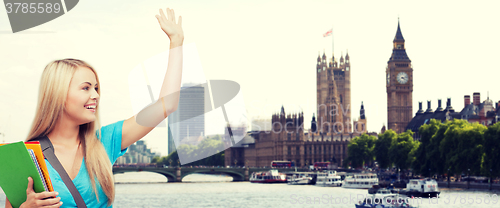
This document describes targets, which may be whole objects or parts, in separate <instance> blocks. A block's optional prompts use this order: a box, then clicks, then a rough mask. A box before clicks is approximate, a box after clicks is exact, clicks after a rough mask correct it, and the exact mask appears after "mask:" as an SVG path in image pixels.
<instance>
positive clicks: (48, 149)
mask: <svg viewBox="0 0 500 208" xmlns="http://www.w3.org/2000/svg"><path fill="white" fill-rule="evenodd" d="M31 141H39V142H40V146H41V147H42V152H43V156H44V157H45V159H47V160H48V161H49V162H50V164H51V165H52V167H54V169H56V171H57V173H59V176H61V179H62V180H63V182H64V184H65V185H66V187H68V190H69V192H71V195H72V196H73V199H74V200H75V202H76V205H77V207H78V208H87V205H86V204H85V202H84V201H83V198H82V196H81V195H80V192H78V190H77V189H76V187H75V184H73V181H72V180H71V178H70V177H69V175H68V173H67V172H66V171H65V170H64V168H63V166H62V165H61V163H60V162H59V160H58V159H57V157H56V155H55V154H54V146H52V143H51V142H50V140H49V138H48V137H47V136H43V137H38V138H35V139H32V140H31Z"/></svg>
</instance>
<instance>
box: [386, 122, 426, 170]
mask: <svg viewBox="0 0 500 208" xmlns="http://www.w3.org/2000/svg"><path fill="white" fill-rule="evenodd" d="M418 144H419V143H418V142H417V141H414V140H413V132H411V131H410V130H408V131H406V132H403V133H401V134H399V135H398V137H397V139H396V142H395V143H393V145H392V146H391V147H390V148H389V155H390V157H391V160H392V161H394V164H395V165H396V167H397V168H398V170H399V169H402V170H405V169H408V168H409V167H410V166H411V163H412V162H413V161H412V160H413V159H414V158H413V157H412V156H411V155H410V153H411V152H412V151H415V150H414V149H416V148H418Z"/></svg>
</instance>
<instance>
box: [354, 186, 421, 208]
mask: <svg viewBox="0 0 500 208" xmlns="http://www.w3.org/2000/svg"><path fill="white" fill-rule="evenodd" d="M355 207H356V208H414V206H411V205H410V203H409V200H408V198H405V197H400V196H399V195H398V194H394V193H392V192H391V190H388V189H385V188H380V189H378V190H377V192H376V193H374V194H370V195H368V196H367V197H365V199H364V200H363V201H360V202H359V203H358V204H356V205H355Z"/></svg>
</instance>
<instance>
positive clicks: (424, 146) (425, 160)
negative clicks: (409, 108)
mask: <svg viewBox="0 0 500 208" xmlns="http://www.w3.org/2000/svg"><path fill="white" fill-rule="evenodd" d="M440 126H441V122H440V121H438V120H435V119H431V120H430V122H429V123H428V124H424V125H422V126H421V127H420V128H419V130H418V132H419V134H420V142H421V143H420V145H419V146H418V148H417V149H416V150H415V151H414V153H413V155H412V156H413V157H414V160H413V162H412V164H411V167H412V169H413V171H414V172H415V173H416V174H422V175H425V176H430V175H432V174H433V173H436V172H437V168H438V167H439V166H441V169H442V166H443V164H437V163H440V162H442V161H443V160H439V159H438V158H440V152H439V143H440V142H441V140H442V137H439V136H436V132H437V131H438V130H439V128H440Z"/></svg>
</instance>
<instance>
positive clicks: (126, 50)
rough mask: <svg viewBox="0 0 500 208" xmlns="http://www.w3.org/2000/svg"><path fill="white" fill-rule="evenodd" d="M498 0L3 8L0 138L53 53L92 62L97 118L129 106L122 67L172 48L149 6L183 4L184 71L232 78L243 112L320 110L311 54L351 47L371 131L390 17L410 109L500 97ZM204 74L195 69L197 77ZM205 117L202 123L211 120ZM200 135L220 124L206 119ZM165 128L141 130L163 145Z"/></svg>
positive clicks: (23, 132)
mask: <svg viewBox="0 0 500 208" xmlns="http://www.w3.org/2000/svg"><path fill="white" fill-rule="evenodd" d="M499 6H500V3H499V2H498V1H493V0H491V1H475V2H471V1H427V0H423V1H401V0H398V1H264V0H253V1H246V0H245V1H223V0H220V1H201V0H200V1H181V0H172V1H165V0H163V1H158V0H149V1H118V0H109V1H97V0H87V1H79V3H78V5H76V7H75V8H74V9H73V10H71V11H69V12H68V13H66V14H65V15H63V16H61V17H59V18H57V19H55V20H52V21H50V22H47V23H45V24H43V25H40V26H37V27H35V28H31V29H28V30H26V31H23V32H19V33H12V31H11V28H10V24H9V21H8V17H7V14H6V10H5V8H4V7H0V133H2V135H0V142H3V141H5V142H13V141H20V140H24V139H25V137H26V136H27V133H28V131H29V127H30V125H31V122H32V120H33V117H34V114H35V107H36V100H37V96H38V95H37V92H38V85H39V80H40V75H41V72H42V70H43V68H44V67H45V65H46V64H47V63H49V62H50V61H52V60H55V59H62V58H69V57H72V58H78V59H82V60H85V61H87V62H89V63H90V64H91V65H93V66H94V68H95V69H96V70H97V72H98V74H99V79H100V81H101V86H100V87H101V101H100V104H101V109H100V114H101V115H100V119H101V122H102V123H103V125H106V124H111V123H113V122H116V121H119V120H123V119H127V118H129V117H131V116H133V115H134V110H133V107H132V101H131V93H130V82H129V74H130V73H131V71H132V70H133V69H134V68H135V67H136V66H137V65H138V64H140V63H142V62H144V61H145V60H148V59H149V58H151V57H154V56H156V55H158V54H161V53H163V52H165V51H167V50H168V47H169V41H168V38H167V36H166V35H165V34H164V33H163V31H161V29H160V28H159V26H158V22H157V20H156V18H155V15H156V14H158V9H160V8H166V7H170V8H173V9H175V14H176V16H179V15H181V16H182V19H183V22H182V26H183V29H184V34H185V39H184V43H185V44H192V45H195V48H196V51H197V54H198V55H197V56H198V58H199V63H200V64H201V68H202V71H203V72H199V73H193V72H190V73H184V74H183V77H185V78H186V79H189V78H193V79H194V78H196V79H197V80H199V79H200V76H202V77H204V79H205V80H215V79H223V80H232V81H235V82H237V83H238V84H239V85H240V87H241V88H240V90H241V91H240V94H241V96H242V97H243V100H244V105H245V109H246V117H247V118H248V120H251V119H270V118H271V116H272V114H273V113H277V112H279V110H280V108H281V106H282V105H283V106H284V108H285V111H286V113H298V112H304V117H305V118H304V120H305V121H306V126H305V128H306V129H307V128H309V127H310V126H309V124H310V120H311V118H312V115H313V113H315V112H316V74H315V73H316V59H317V57H318V54H321V55H322V54H323V53H325V54H326V55H327V56H328V57H331V54H332V37H331V36H330V37H327V38H323V34H324V33H325V32H327V31H328V30H330V29H332V28H333V53H334V54H335V57H337V58H340V55H345V54H346V53H347V52H348V53H349V57H350V61H351V103H352V105H353V106H352V108H351V110H352V118H353V119H356V118H358V117H359V109H360V105H361V102H363V103H364V105H365V109H366V111H365V113H366V118H367V120H368V125H367V127H368V131H373V132H380V129H381V128H382V125H383V124H386V123H387V103H386V102H387V101H386V100H387V94H386V88H385V83H386V78H385V76H386V74H385V68H386V66H387V61H388V60H389V57H390V56H391V53H392V41H393V39H394V36H395V34H396V29H397V24H398V19H399V22H400V25H401V31H402V33H403V36H404V38H405V40H406V43H405V46H406V52H407V54H408V56H409V58H410V59H411V61H412V65H413V70H414V72H413V85H414V86H413V113H414V114H415V113H416V111H417V110H418V102H419V101H421V102H424V108H426V104H425V103H426V101H427V100H431V101H432V108H433V109H436V108H437V99H443V100H444V101H443V105H444V104H445V103H446V101H445V100H446V99H447V98H448V97H449V98H451V101H452V106H453V107H454V108H455V110H461V109H462V108H463V106H464V104H463V103H464V101H463V97H464V95H471V96H472V94H473V93H474V92H480V93H481V100H484V99H486V97H487V94H488V93H489V98H490V99H492V100H493V101H494V102H498V101H499V100H500V92H499V91H497V90H496V89H495V87H494V86H495V85H496V81H497V80H498V77H499V76H498V75H499V74H500V73H499V72H498V71H499V69H500V67H499V65H498V64H497V60H498V57H499V55H500V52H498V49H499V48H500V40H499V38H498V37H500V29H499V28H498V23H499V20H500V13H499V12H498V11H497V10H498V8H500V7H499ZM201 80H203V79H201ZM207 123H210V122H207ZM206 131H207V134H209V133H211V132H213V133H217V132H222V129H220V130H219V129H215V128H207V130H206ZM166 135H167V131H166V128H156V129H155V130H153V131H152V132H151V133H150V134H148V135H147V136H146V137H145V138H144V140H145V141H146V143H147V144H148V146H149V147H150V148H151V149H152V150H153V151H156V152H160V153H162V154H166V150H167V146H166V145H167V136H166Z"/></svg>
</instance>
